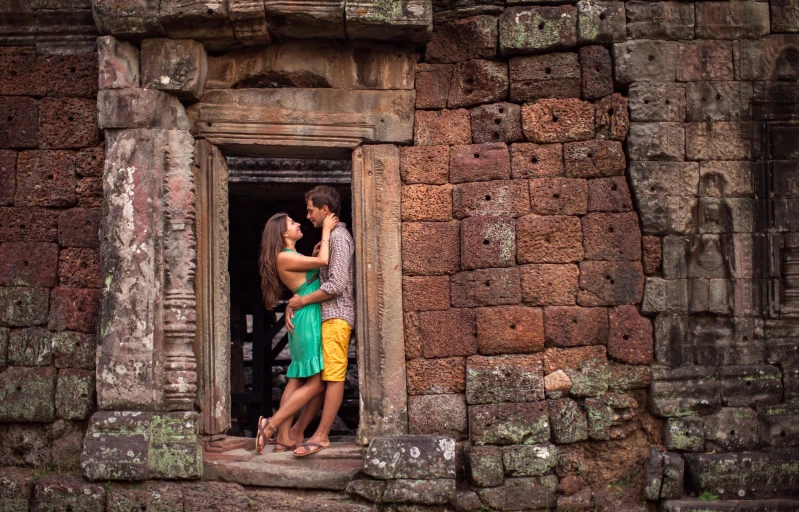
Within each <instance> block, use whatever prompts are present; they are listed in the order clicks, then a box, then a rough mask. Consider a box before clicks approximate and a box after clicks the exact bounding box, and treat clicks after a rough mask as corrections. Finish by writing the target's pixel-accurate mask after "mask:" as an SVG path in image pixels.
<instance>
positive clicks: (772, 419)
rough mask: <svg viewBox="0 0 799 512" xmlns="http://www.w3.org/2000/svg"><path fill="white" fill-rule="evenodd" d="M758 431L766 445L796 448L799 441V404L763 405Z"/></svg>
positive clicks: (760, 408) (758, 411) (759, 411)
mask: <svg viewBox="0 0 799 512" xmlns="http://www.w3.org/2000/svg"><path fill="white" fill-rule="evenodd" d="M757 415H758V419H759V421H760V426H759V428H758V431H759V433H760V440H761V442H762V443H763V444H764V445H770V446H796V441H797V439H799V423H797V419H799V404H795V403H794V404H784V405H761V406H759V407H758V408H757Z"/></svg>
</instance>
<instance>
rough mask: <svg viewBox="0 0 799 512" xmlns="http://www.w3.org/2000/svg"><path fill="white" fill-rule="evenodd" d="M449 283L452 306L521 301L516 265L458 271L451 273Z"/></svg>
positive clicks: (503, 303) (497, 304) (494, 304)
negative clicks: (452, 274)
mask: <svg viewBox="0 0 799 512" xmlns="http://www.w3.org/2000/svg"><path fill="white" fill-rule="evenodd" d="M450 284H451V286H450V296H451V298H452V299H451V300H452V305H453V306H454V307H456V308H459V307H463V308H471V307H477V306H501V305H506V304H518V303H519V302H521V294H522V292H521V286H520V281H519V269H518V268H516V267H513V268H487V269H479V270H472V271H469V272H459V273H457V274H455V275H454V276H452V280H451V282H450Z"/></svg>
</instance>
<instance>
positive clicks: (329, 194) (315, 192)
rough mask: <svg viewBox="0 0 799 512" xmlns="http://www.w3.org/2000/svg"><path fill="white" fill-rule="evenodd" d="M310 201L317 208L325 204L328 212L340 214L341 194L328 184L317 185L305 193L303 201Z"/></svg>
mask: <svg viewBox="0 0 799 512" xmlns="http://www.w3.org/2000/svg"><path fill="white" fill-rule="evenodd" d="M308 201H311V202H312V203H313V205H314V206H315V207H317V208H321V207H323V206H324V205H327V209H328V210H330V213H335V214H336V215H340V214H341V196H340V195H339V193H338V190H336V189H334V188H333V187H330V186H328V185H318V186H316V187H314V188H313V189H311V190H310V191H308V192H306V193H305V202H306V203H307V202H308Z"/></svg>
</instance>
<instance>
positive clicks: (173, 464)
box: [81, 411, 203, 481]
mask: <svg viewBox="0 0 799 512" xmlns="http://www.w3.org/2000/svg"><path fill="white" fill-rule="evenodd" d="M198 421H199V418H198V416H197V413H195V412H165V413H156V412H141V411H113V412H111V411H101V412H98V413H95V414H94V415H93V416H92V417H91V419H90V420H89V428H88V430H87V431H86V438H85V439H84V442H83V454H82V455H81V468H82V470H83V476H84V477H86V478H87V479H88V480H93V481H102V480H126V481H141V480H148V479H155V478H159V479H173V480H174V479H198V478H200V476H201V475H202V467H203V466H202V463H203V462H202V450H201V448H200V443H199V441H198V436H197V431H198Z"/></svg>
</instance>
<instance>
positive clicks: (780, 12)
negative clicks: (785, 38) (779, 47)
mask: <svg viewBox="0 0 799 512" xmlns="http://www.w3.org/2000/svg"><path fill="white" fill-rule="evenodd" d="M769 10H770V11H771V31H772V32H799V14H798V13H797V12H796V4H795V3H794V2H793V1H792V0H778V1H774V2H769Z"/></svg>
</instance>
